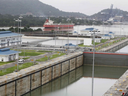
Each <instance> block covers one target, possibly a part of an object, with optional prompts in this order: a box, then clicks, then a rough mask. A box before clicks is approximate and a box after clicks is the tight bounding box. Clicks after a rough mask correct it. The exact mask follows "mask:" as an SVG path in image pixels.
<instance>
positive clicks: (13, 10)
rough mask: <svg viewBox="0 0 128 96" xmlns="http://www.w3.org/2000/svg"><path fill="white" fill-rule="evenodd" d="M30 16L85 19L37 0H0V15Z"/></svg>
mask: <svg viewBox="0 0 128 96" xmlns="http://www.w3.org/2000/svg"><path fill="white" fill-rule="evenodd" d="M26 13H27V14H31V13H32V15H35V16H46V17H51V16H64V17H67V16H70V17H71V16H72V17H85V16H86V15H85V14H82V13H76V12H64V11H60V10H59V9H57V8H55V7H52V6H50V5H47V4H44V3H42V2H40V1H39V0H0V14H11V15H20V14H26Z"/></svg>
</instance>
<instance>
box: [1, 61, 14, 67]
mask: <svg viewBox="0 0 128 96" xmlns="http://www.w3.org/2000/svg"><path fill="white" fill-rule="evenodd" d="M12 62H14V61H10V62H0V66H1V65H5V64H8V63H12Z"/></svg>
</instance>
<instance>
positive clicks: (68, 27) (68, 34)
mask: <svg viewBox="0 0 128 96" xmlns="http://www.w3.org/2000/svg"><path fill="white" fill-rule="evenodd" d="M67 21H68V48H69V21H70V18H68V19H67Z"/></svg>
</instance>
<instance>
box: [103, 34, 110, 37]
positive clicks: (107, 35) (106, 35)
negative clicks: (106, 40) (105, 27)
mask: <svg viewBox="0 0 128 96" xmlns="http://www.w3.org/2000/svg"><path fill="white" fill-rule="evenodd" d="M103 36H105V37H111V35H109V34H104V35H103Z"/></svg>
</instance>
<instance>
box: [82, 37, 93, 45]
mask: <svg viewBox="0 0 128 96" xmlns="http://www.w3.org/2000/svg"><path fill="white" fill-rule="evenodd" d="M84 45H88V46H90V45H92V38H84Z"/></svg>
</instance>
